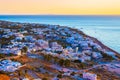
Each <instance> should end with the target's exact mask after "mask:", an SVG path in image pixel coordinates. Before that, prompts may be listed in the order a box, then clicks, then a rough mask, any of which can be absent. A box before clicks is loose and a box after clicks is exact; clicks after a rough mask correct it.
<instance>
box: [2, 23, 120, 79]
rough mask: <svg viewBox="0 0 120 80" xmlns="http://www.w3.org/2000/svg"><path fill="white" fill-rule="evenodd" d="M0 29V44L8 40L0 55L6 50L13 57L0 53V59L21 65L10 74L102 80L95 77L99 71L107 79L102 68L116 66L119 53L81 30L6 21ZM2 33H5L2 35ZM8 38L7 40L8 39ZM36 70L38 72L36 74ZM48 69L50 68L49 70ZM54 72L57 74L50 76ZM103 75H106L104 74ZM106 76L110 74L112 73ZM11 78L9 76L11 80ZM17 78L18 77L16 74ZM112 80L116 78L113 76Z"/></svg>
mask: <svg viewBox="0 0 120 80" xmlns="http://www.w3.org/2000/svg"><path fill="white" fill-rule="evenodd" d="M0 27H1V28H0V30H1V35H2V34H3V35H4V36H3V37H2V38H3V39H2V38H1V41H3V42H4V40H7V39H8V42H7V43H9V42H11V44H10V45H9V44H8V45H9V46H8V48H7V47H1V53H2V50H3V54H6V53H5V52H8V53H7V54H11V53H9V52H10V51H11V52H12V51H13V52H12V54H15V55H12V56H11V55H8V57H7V56H6V55H3V54H2V55H3V56H4V58H2V60H4V59H8V60H6V61H7V62H11V65H12V61H16V62H17V63H18V64H22V65H20V66H21V67H20V68H19V67H18V68H17V69H18V71H17V72H13V73H16V74H19V73H20V72H21V70H22V72H26V69H27V72H26V73H29V71H30V72H31V71H32V72H33V73H32V74H29V76H32V75H38V74H39V76H37V78H40V79H42V78H44V77H46V75H44V77H43V76H42V77H41V74H42V75H43V73H44V71H41V70H42V69H44V70H45V71H46V72H47V73H51V72H52V73H53V74H52V77H51V74H50V75H49V76H48V77H47V78H48V79H51V80H53V78H55V77H56V74H57V75H61V76H62V77H61V78H64V75H65V76H67V78H68V79H66V80H70V78H73V80H78V79H76V78H75V77H76V75H77V77H78V78H83V79H84V78H86V77H85V76H84V75H90V76H92V75H95V76H93V77H94V78H96V80H97V79H102V77H101V76H100V75H99V74H101V73H99V69H101V70H102V74H101V75H102V76H105V77H108V74H106V73H108V72H109V69H106V67H109V66H108V65H110V67H111V64H114V65H112V66H116V65H117V66H118V67H119V60H120V54H119V53H118V52H116V51H114V50H112V49H110V48H109V47H108V46H106V45H104V44H103V43H102V42H100V41H99V40H98V39H96V38H94V37H91V36H89V35H86V34H85V33H84V32H83V31H81V30H78V29H75V28H71V27H68V26H60V25H52V24H39V23H21V22H9V21H0ZM2 30H5V31H6V32H5V33H4V31H3V32H2ZM42 32H43V33H42ZM5 35H6V36H5ZM9 35H10V37H8V36H9ZM11 35H12V36H11ZM49 36H50V37H49ZM3 42H1V44H2V43H3ZM16 44H17V45H16ZM76 44H77V45H76ZM12 46H13V47H12ZM71 46H72V47H71ZM86 46H87V47H86ZM15 51H16V52H15ZM107 52H108V53H109V54H108V53H107ZM110 53H112V54H113V55H111V54H110ZM2 60H1V61H2ZM6 61H5V62H6ZM117 62H118V64H117ZM5 65H6V64H5ZM13 67H14V66H13ZM118 67H116V70H117V69H119V68H118ZM39 68H40V71H39V70H38V71H37V72H36V70H37V69H39ZM49 69H52V71H51V70H49ZM1 70H3V69H1ZM94 70H96V72H94ZM104 70H106V71H104ZM111 70H112V69H111ZM7 71H9V70H5V71H4V72H6V73H7ZM54 71H56V72H57V73H54ZM61 72H62V73H61ZM103 72H106V73H105V75H104V73H103ZM47 73H45V74H47ZM73 73H74V74H73ZM22 74H24V73H22ZM110 74H112V71H111V72H110ZM25 75H26V74H25ZM71 75H73V76H71ZM9 76H11V75H9ZM14 76H15V75H14ZM14 76H11V79H12V78H14ZM17 77H18V78H20V77H21V75H17ZM114 77H117V74H115V76H114ZM114 77H108V78H114ZM32 78H34V79H36V76H32ZM29 79H30V77H29ZM30 80H31V79H30ZM116 80H117V79H116ZM118 80H119V79H118Z"/></svg>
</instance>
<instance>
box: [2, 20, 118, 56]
mask: <svg viewBox="0 0 120 80" xmlns="http://www.w3.org/2000/svg"><path fill="white" fill-rule="evenodd" d="M0 22H8V23H20V24H31V25H32V24H38V25H54V24H42V23H32V22H31V23H30V22H28V23H27V22H12V21H5V20H0ZM54 26H59V27H66V28H69V29H71V30H73V31H76V32H78V33H79V34H82V35H84V36H85V37H88V38H90V39H92V40H93V41H95V43H97V44H98V45H100V46H101V47H102V48H104V49H106V50H109V51H111V52H114V53H115V54H116V55H117V56H119V58H120V53H119V52H117V51H115V50H113V49H111V48H110V47H109V46H106V45H105V44H103V43H102V42H101V41H99V40H98V39H97V38H95V37H91V36H90V35H87V34H85V33H84V32H83V31H81V30H79V29H76V28H71V27H69V26H61V25H59V24H58V25H54Z"/></svg>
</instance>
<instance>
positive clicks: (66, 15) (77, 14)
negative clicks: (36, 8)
mask: <svg viewBox="0 0 120 80" xmlns="http://www.w3.org/2000/svg"><path fill="white" fill-rule="evenodd" d="M0 15H1V16H2V15H3V16H4V15H10V16H12V15H18V16H19V15H23V16H24V15H25V16H29V15H33V16H35V15H36V16H37V15H43V16H44V15H45V16H47V15H51V16H52V15H53V16H54V15H56V16H120V14H0Z"/></svg>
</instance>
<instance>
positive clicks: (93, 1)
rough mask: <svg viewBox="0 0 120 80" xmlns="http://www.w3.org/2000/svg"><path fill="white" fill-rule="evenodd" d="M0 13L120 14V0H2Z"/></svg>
mask: <svg viewBox="0 0 120 80" xmlns="http://www.w3.org/2000/svg"><path fill="white" fill-rule="evenodd" d="M0 14H55V15H57V14H58V15H59V14H61V15H62V14H63V15H66V14H68V15H120V0H0Z"/></svg>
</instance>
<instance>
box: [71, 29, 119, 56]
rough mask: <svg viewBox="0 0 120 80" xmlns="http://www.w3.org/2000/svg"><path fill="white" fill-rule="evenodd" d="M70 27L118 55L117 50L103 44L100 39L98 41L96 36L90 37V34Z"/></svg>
mask: <svg viewBox="0 0 120 80" xmlns="http://www.w3.org/2000/svg"><path fill="white" fill-rule="evenodd" d="M69 28H70V27H69ZM70 29H72V30H74V31H77V32H79V33H80V34H83V35H85V36H86V37H89V38H91V39H92V40H93V41H95V42H96V43H98V44H99V45H100V46H101V47H103V48H104V49H107V50H110V51H112V52H114V53H116V55H117V56H119V57H120V53H119V52H117V51H115V50H113V49H111V48H110V47H109V46H106V45H105V44H103V43H102V42H101V41H99V40H98V39H97V38H94V37H91V36H89V35H87V34H85V33H84V32H83V31H80V30H78V29H74V28H70Z"/></svg>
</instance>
